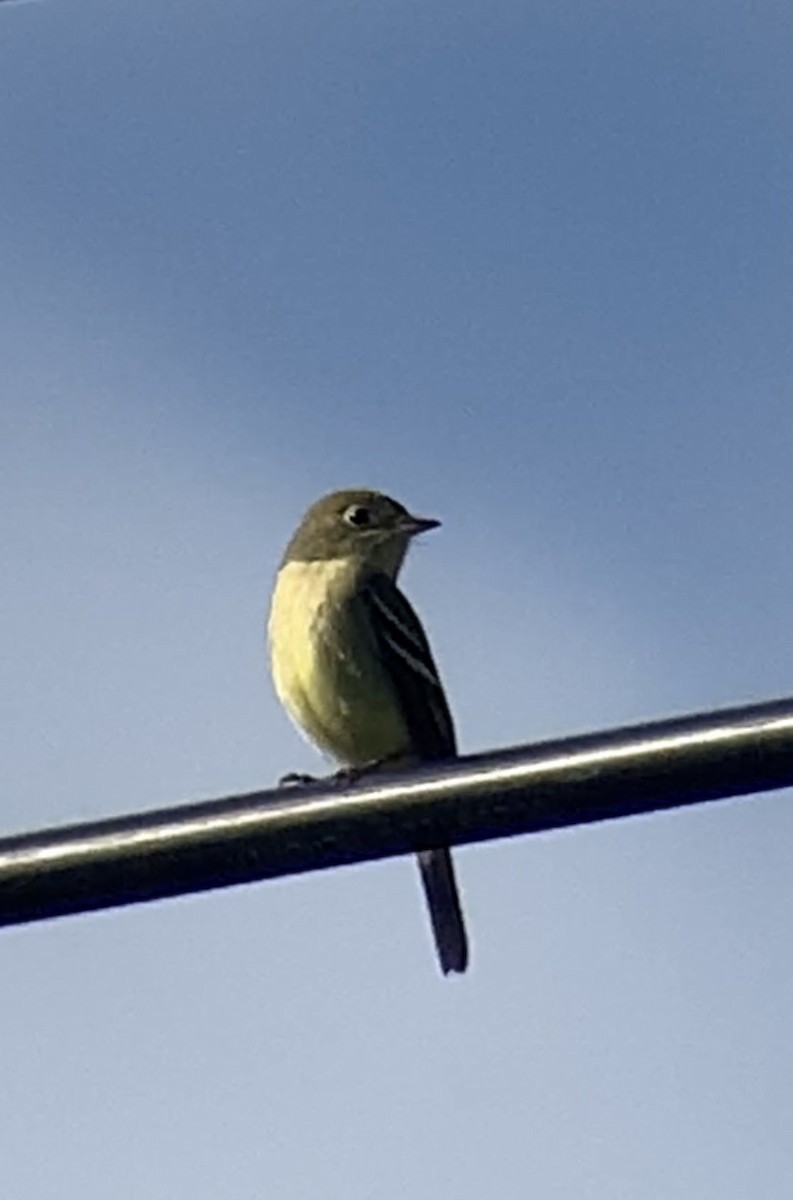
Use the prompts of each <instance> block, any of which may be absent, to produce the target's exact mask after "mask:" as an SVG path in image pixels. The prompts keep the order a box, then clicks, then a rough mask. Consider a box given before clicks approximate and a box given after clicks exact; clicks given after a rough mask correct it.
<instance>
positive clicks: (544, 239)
mask: <svg viewBox="0 0 793 1200" xmlns="http://www.w3.org/2000/svg"><path fill="white" fill-rule="evenodd" d="M792 34H793V16H791V9H790V6H789V5H788V4H783V3H781V2H780V3H773V2H771V3H763V2H761V3H759V4H756V5H753V6H751V7H749V6H746V5H743V4H738V3H733V2H732V0H720V2H719V3H718V4H716V3H706V2H701V3H699V2H694V3H687V4H683V3H676V2H675V0H671V2H670V3H665V4H662V5H656V6H648V5H639V6H637V5H635V4H629V3H627V0H612V2H606V0H595V2H594V3H592V2H587V3H576V2H573V0H570V2H565V0H561V2H556V3H550V2H549V3H542V2H539V3H536V4H534V3H533V4H531V5H525V4H517V3H492V0H491V2H490V3H487V4H485V3H484V2H481V3H480V2H474V0H470V2H469V0H462V2H461V3H456V4H447V3H437V4H433V3H431V4H419V3H417V2H416V3H414V2H413V0H372V2H371V3H367V4H366V5H357V4H352V3H349V2H341V0H338V2H336V3H334V2H332V0H330V2H324V3H318V2H316V0H289V2H288V3H287V2H286V0H283V2H279V0H274V2H270V3H267V4H262V3H254V2H253V0H231V2H230V3H226V4H222V5H221V4H212V3H207V2H205V0H198V2H196V0H190V2H188V0H158V2H157V3H155V2H154V0H137V2H136V3H135V4H134V5H128V4H120V3H117V2H115V0H103V2H101V3H100V2H99V0H33V2H31V3H24V4H3V5H0V79H1V80H2V102H1V104H2V107H1V108H0V112H1V113H2V119H0V163H1V164H2V172H1V174H0V195H1V196H2V203H0V345H1V346H2V354H0V462H1V463H2V470H0V505H1V506H2V512H3V520H2V523H0V539H1V540H2V553H3V562H4V567H5V570H4V588H3V603H2V605H1V606H0V665H1V667H2V680H3V686H2V689H0V704H1V705H2V728H3V731H4V738H3V754H2V756H0V780H1V781H2V812H1V813H0V824H2V828H3V831H4V832H7V833H10V832H15V831H18V830H24V829H33V828H39V827H43V826H46V825H50V824H57V823H63V822H70V821H75V820H82V819H89V818H94V817H98V816H102V815H110V814H114V813H122V812H129V811H135V810H138V809H143V808H148V807H155V806H163V805H168V804H172V803H176V802H179V801H189V800H195V799H199V798H203V797H209V796H214V795H222V794H228V793H232V792H236V791H244V790H250V789H253V788H257V787H264V786H267V785H269V784H270V783H271V782H272V781H273V780H275V779H276V778H277V777H278V776H279V775H281V774H282V773H284V772H285V771H287V770H309V771H310V770H316V769H317V768H318V766H319V765H320V763H319V760H318V759H317V758H316V757H315V756H314V755H313V754H312V751H311V750H310V748H309V747H307V746H306V745H305V743H304V742H302V741H301V739H300V738H299V736H298V735H297V734H296V733H295V732H294V731H293V730H292V729H291V727H290V726H289V724H288V722H287V720H286V718H285V717H284V716H283V714H282V713H281V712H280V710H279V708H278V705H277V702H276V701H275V698H274V696H273V694H272V690H271V688H270V684H269V680H268V676H267V668H266V656H265V651H264V621H265V614H266V608H267V597H268V592H269V588H270V584H271V580H272V576H273V572H274V570H275V567H276V564H277V561H278V558H279V556H280V553H281V550H282V548H283V545H284V543H285V541H286V540H287V538H288V536H289V534H290V532H291V529H292V527H293V526H294V524H295V523H296V522H297V520H298V518H299V516H300V515H301V513H302V511H303V509H304V508H305V507H306V505H307V504H308V503H309V502H310V501H311V500H313V499H314V498H315V497H316V496H317V495H319V494H320V493H321V492H323V491H324V490H327V489H330V488H332V487H339V486H348V485H371V486H376V487H380V488H383V489H384V490H387V491H390V492H392V493H393V494H395V495H396V496H397V497H398V498H399V499H400V500H402V501H403V502H404V503H405V504H407V505H408V506H409V507H411V508H413V509H415V510H416V511H419V512H422V513H426V514H428V515H436V516H438V517H440V518H442V520H443V527H442V529H441V530H439V531H438V532H436V533H433V534H432V535H429V536H427V538H425V539H424V540H423V542H422V544H421V545H420V546H419V547H416V549H415V551H414V552H413V553H412V555H411V558H410V561H409V562H408V565H407V568H406V571H405V576H404V583H405V588H406V590H407V591H408V593H409V594H410V596H411V598H412V599H413V600H414V602H415V604H416V606H417V608H418V609H419V611H420V613H421V615H422V617H423V619H424V621H425V624H426V627H427V630H428V633H429V635H430V638H431V640H432V643H433V646H434V648H435V651H436V657H437V659H438V662H439V665H440V668H441V671H442V674H443V676H444V679H445V682H446V685H447V689H448V692H449V696H450V699H451V703H452V707H453V710H454V713H455V717H456V720H457V724H458V731H459V737H460V742H461V746H462V748H463V749H465V750H471V751H473V750H479V749H485V748H489V747H495V746H499V745H508V744H511V743H517V742H529V741H532V740H534V739H537V738H541V737H548V736H563V735H565V734H571V733H575V732H579V731H582V730H587V729H596V728H605V727H607V726H609V725H612V724H618V723H629V722H634V721H638V720H642V719H645V718H651V717H662V716H667V715H672V714H676V713H683V712H688V711H695V710H698V709H705V708H710V707H718V706H726V705H730V704H737V703H744V702H750V701H753V700H762V699H770V698H772V697H775V696H781V695H785V694H789V693H791V692H793V649H791V635H790V628H791V616H790V613H791V609H793V557H792V556H791V555H790V554H789V552H788V543H789V536H790V531H789V526H790V513H791V511H793V476H792V474H791V470H790V458H791V454H790V447H791V440H792V439H793V404H792V403H791V384H792V383H793V370H792V368H793V350H792V349H791V347H792V346H793V340H792V339H791V323H792V317H793V279H792V275H791V269H792V266H793V255H792V253H791V252H792V251H793V209H792V208H791V193H792V191H793V157H792V154H791V144H792V143H791V135H792V134H793V62H791V58H792V57H793V55H792V54H791V45H792V44H793V42H792V41H791V35H792ZM790 803H791V802H790V796H789V795H788V794H782V793H779V794H775V795H771V796H767V797H763V798H759V799H754V800H749V799H747V800H741V801H735V802H733V803H728V804H724V805H717V806H713V807H711V808H703V809H701V810H697V811H688V812H685V813H681V814H667V815H663V816H658V817H653V818H647V819H641V820H633V821H626V822H619V823H615V824H613V825H609V826H602V827H593V828H588V829H582V830H577V831H568V832H565V833H560V834H553V835H548V836H543V837H538V838H533V839H516V840H513V841H509V842H503V843H498V844H490V845H487V846H483V847H471V848H466V849H464V850H462V851H461V852H460V853H459V855H458V863H459V875H460V878H461V883H462V887H463V891H464V897H465V904H466V909H467V913H468V919H469V924H470V931H471V938H472V967H471V970H470V972H469V974H468V975H467V976H466V977H464V978H462V979H447V980H443V979H441V977H440V976H439V974H438V972H437V968H436V965H435V962H434V959H433V952H432V947H431V942H430V937H429V933H428V930H427V928H426V922H425V917H424V913H423V911H422V904H421V897H420V892H419V886H418V882H417V879H416V871H415V866H414V865H413V863H412V862H409V861H401V860H400V861H393V862H388V863H382V864H377V865H367V866H364V867H359V868H353V869H346V870H339V871H334V872H328V873H324V874H318V875H313V876H307V877H305V878H302V879H292V880H287V881H281V882H275V883H267V884H262V885H256V886H251V887H247V888H238V889H233V890H230V891H228V892H225V893H216V894H212V895H207V896H203V897H194V898H188V899H182V900H177V901H172V902H167V903H162V904H156V905H149V906H142V907H140V908H137V909H130V910H127V911H123V912H116V913H105V914H101V915H96V916H88V917H82V918H75V919H69V920H63V921H59V922H54V923H51V924H47V925H41V926H36V927H31V928H22V929H19V930H13V931H8V932H5V933H3V934H2V936H1V937H0V943H1V944H0V961H1V962H2V970H1V971H0V1022H1V1024H0V1029H2V1033H0V1039H2V1040H1V1041H0V1048H1V1049H2V1062H3V1088H2V1089H1V1090H0V1155H1V1157H2V1162H3V1179H4V1187H5V1189H6V1191H7V1194H8V1195H9V1196H13V1197H14V1200H63V1197H64V1196H70V1197H71V1196H79V1197H81V1200H107V1197H108V1196H111V1195H112V1197H113V1200H217V1198H218V1197H221V1196H222V1197H223V1200H258V1198H259V1197H265V1196H266V1197H274V1198H275V1197H277V1200H313V1198H314V1197H320V1196H321V1197H322V1200H350V1198H351V1197H367V1198H368V1197H375V1196H376V1197H377V1198H378V1200H404V1197H405V1196H406V1195H410V1196H412V1197H419V1198H421V1197H432V1200H437V1198H438V1197H439V1196H444V1197H449V1198H451V1200H474V1198H476V1200H481V1197H483V1196H488V1197H489V1196H497V1197H499V1198H500V1200H518V1198H522V1197H524V1196H527V1195H530V1196H532V1197H537V1198H538V1200H582V1198H585V1200H702V1198H703V1197H711V1196H714V1197H715V1196H718V1197H719V1200H745V1198H746V1196H747V1194H751V1195H756V1196H762V1197H763V1200H788V1197H789V1196H790V1194H791V1189H793V1147H792V1145H791V1137H790V1129H791V1127H793V961H792V960H791V950H790V930H789V914H790V911H791V904H792V903H793V873H791V869H790V855H791V846H793V812H791V807H790Z"/></svg>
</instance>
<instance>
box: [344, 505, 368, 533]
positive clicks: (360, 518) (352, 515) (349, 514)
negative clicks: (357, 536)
mask: <svg viewBox="0 0 793 1200" xmlns="http://www.w3.org/2000/svg"><path fill="white" fill-rule="evenodd" d="M344 520H345V521H346V522H347V524H348V525H356V526H357V527H358V528H359V529H360V528H361V526H363V525H369V524H370V523H371V520H372V514H371V512H370V511H369V509H368V508H364V507H363V505H362V504H351V505H350V507H349V508H347V509H345V511H344Z"/></svg>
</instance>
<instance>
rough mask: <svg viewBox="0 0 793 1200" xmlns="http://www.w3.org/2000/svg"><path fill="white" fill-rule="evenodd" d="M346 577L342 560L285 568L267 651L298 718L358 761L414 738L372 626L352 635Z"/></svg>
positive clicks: (330, 746) (334, 753)
mask: <svg viewBox="0 0 793 1200" xmlns="http://www.w3.org/2000/svg"><path fill="white" fill-rule="evenodd" d="M317 574H321V579H319V580H318V579H317ZM344 576H345V564H344V563H340V562H333V561H331V562H315V563H287V564H286V565H285V566H283V567H282V568H281V570H280V571H279V574H278V580H277V583H276V587H275V590H274V593H273V601H272V608H271V610H270V621H269V641H270V658H271V664H272V672H273V682H274V683H275V690H276V692H277V693H278V697H279V699H280V701H281V703H282V704H283V705H284V707H285V709H286V710H287V712H288V713H289V715H290V716H291V718H292V720H293V721H294V722H295V724H296V725H298V726H299V727H300V728H301V729H302V730H303V732H304V733H305V734H306V735H307V736H308V738H309V739H310V740H311V741H312V742H314V744H315V745H317V746H318V747H319V748H320V749H321V750H323V751H324V752H325V753H326V754H328V755H329V756H330V757H331V758H333V759H335V761H336V762H338V763H340V764H342V765H345V766H360V765H363V764H364V763H367V762H371V761H374V760H378V759H382V758H390V757H392V756H395V755H398V754H402V753H405V752H406V751H407V750H408V747H409V741H410V739H409V734H408V730H407V727H406V725H405V721H404V719H403V716H402V712H401V708H400V705H399V702H398V698H397V697H396V695H395V693H394V691H393V690H392V688H391V685H390V682H389V680H388V678H387V676H386V675H385V673H384V671H383V670H382V668H381V666H380V662H379V659H378V658H377V656H376V654H375V653H374V647H373V644H371V643H370V642H369V634H368V630H363V631H361V632H360V634H358V635H356V636H355V637H354V638H351V637H350V636H349V634H350V629H349V623H348V622H347V621H346V619H345V615H344V614H345V610H344V599H343V593H342V591H341V588H342V586H343V577H344ZM317 597H320V598H322V597H325V598H327V597H330V602H323V603H318V602H317Z"/></svg>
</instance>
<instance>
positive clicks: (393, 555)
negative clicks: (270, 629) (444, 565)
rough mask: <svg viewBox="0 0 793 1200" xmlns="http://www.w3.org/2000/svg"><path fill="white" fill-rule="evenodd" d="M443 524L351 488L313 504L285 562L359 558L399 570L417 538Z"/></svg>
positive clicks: (387, 498) (387, 499) (377, 495)
mask: <svg viewBox="0 0 793 1200" xmlns="http://www.w3.org/2000/svg"><path fill="white" fill-rule="evenodd" d="M438 525H440V521H436V520H434V519H433V518H431V517H414V516H412V514H411V513H409V512H408V510H407V509H406V508H405V507H404V505H402V504H400V503H399V502H398V501H397V500H392V499H391V497H390V496H384V495H383V493H382V492H375V491H372V490H370V489H367V488H348V489H345V490H343V491H340V492H331V493H330V495H328V496H323V497H322V499H321V500H317V501H316V503H314V504H312V505H311V508H309V510H308V511H307V512H306V514H305V516H304V517H303V520H302V521H301V522H300V524H299V525H298V527H297V529H296V530H295V532H294V534H293V535H292V540H291V541H290V542H289V545H288V546H287V548H286V551H285V553H284V557H283V562H284V563H287V562H318V561H327V560H329V559H340V558H358V559H360V560H361V561H363V562H365V563H372V564H373V565H375V566H377V565H380V566H381V569H383V570H388V569H389V568H392V569H393V571H394V573H395V572H396V570H397V569H398V568H399V565H400V563H401V562H402V559H403V558H404V556H405V552H406V550H407V548H408V544H409V542H410V540H411V538H414V537H415V536H416V534H418V533H424V532H425V531H426V530H428V529H435V528H436V526H438Z"/></svg>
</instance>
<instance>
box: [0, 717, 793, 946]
mask: <svg viewBox="0 0 793 1200" xmlns="http://www.w3.org/2000/svg"><path fill="white" fill-rule="evenodd" d="M790 784H793V699H785V700H779V701H775V702H770V703H766V704H758V705H753V706H751V707H746V708H734V709H726V710H723V711H721V712H715V713H697V714H694V715H691V716H687V717H682V718H679V719H675V720H667V721H658V722H654V723H652V724H647V725H637V726H632V727H630V728H625V729H617V730H611V731H608V732H605V733H596V734H587V735H585V736H581V737H574V738H567V739H564V740H560V741H553V742H543V743H539V744H536V745H533V746H524V747H516V748H513V749H509V750H503V751H499V752H496V753H489V754H478V755H473V756H470V757H466V758H460V759H457V760H455V761H454V762H450V763H447V764H443V765H433V766H423V767H420V768H416V769H415V770H411V771H405V772H401V773H398V774H397V773H391V774H385V773H377V774H373V775H370V776H368V777H364V778H363V779H362V780H360V781H358V782H357V783H354V784H350V783H341V782H338V781H336V780H334V779H330V780H323V781H320V782H318V783H315V784H310V785H308V786H305V787H299V788H280V789H276V790H270V791H263V792H253V793H251V794H250V795H245V796H230V797H227V798H225V799H222V800H210V801H205V802H203V803H199V804H189V805H186V806H182V807H178V808H169V809H163V810H161V811H158V812H148V813H141V814H138V815H134V816H127V817H118V818H113V819H110V820H105V821H96V822H92V823H90V824H84V825H74V826H71V827H66V828H61V829H53V830H44V831H42V832H39V833H32V834H23V835H21V836H18V837H11V838H6V839H3V840H0V925H15V924H21V923H24V922H27V921H40V920H45V919H47V918H49V917H56V916H62V915H64V914H67V913H78V912H89V911H92V910H96V909H101V908H112V907H115V906H119V905H125V904H135V903H139V902H141V901H145V900H156V899H160V898H162V897H165V896H176V895H179V894H182V893H187V892H198V891H205V890H207V889H210V888H219V887H228V886H230V885H232V884H240V883H250V882H252V881H253V880H258V879H268V878H272V877H274V876H278V875H289V874H295V873H298V872H301V871H313V870H318V869H321V868H324V867H336V866H340V865H342V864H344V863H353V862H361V861H364V860H366V859H376V858H384V857H388V856H391V855H397V854H405V853H407V852H408V851H412V850H417V849H421V848H426V847H430V846H438V845H453V844H456V843H464V842H478V841H487V840H489V839H492V838H503V837H511V836H514V835H516V834H524V833H538V832H540V831H542V830H549V829H556V828H561V827H564V826H571V825H583V824H587V823H589V822H592V821H603V820H609V819H611V818H615V817H625V816H631V815H635V814H638V813H649V812H654V811H657V810H661V809H670V808H677V807H681V806H683V805H689V804H700V803H703V802H705V801H711V800H719V799H724V798H727V797H730V796H738V795H744V794H747V793H752V792H762V791H767V790H769V789H772V788H780V787H784V786H787V785H790Z"/></svg>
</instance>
